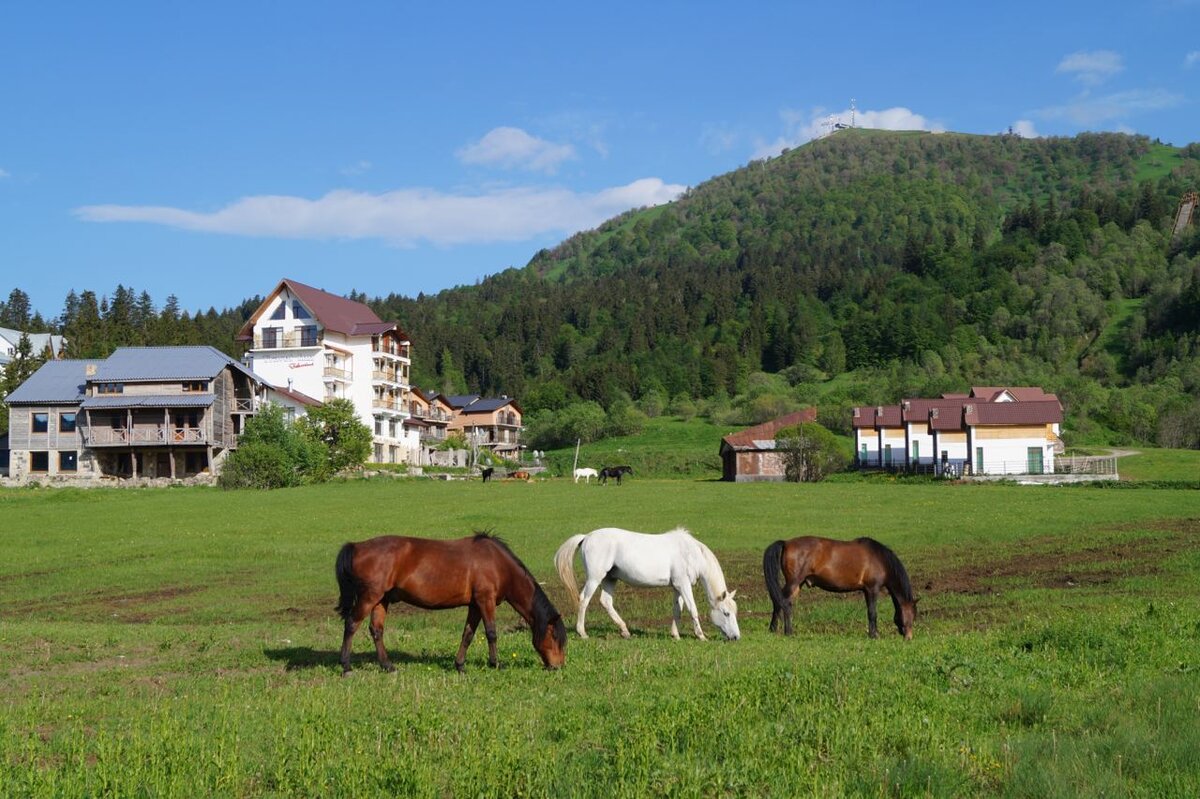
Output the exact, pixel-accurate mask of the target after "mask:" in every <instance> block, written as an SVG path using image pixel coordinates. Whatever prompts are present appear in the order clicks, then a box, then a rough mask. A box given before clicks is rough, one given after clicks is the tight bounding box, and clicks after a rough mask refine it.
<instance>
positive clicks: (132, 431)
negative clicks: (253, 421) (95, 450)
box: [83, 427, 209, 447]
mask: <svg viewBox="0 0 1200 799" xmlns="http://www.w3.org/2000/svg"><path fill="white" fill-rule="evenodd" d="M83 443H84V444H85V445H86V446H89V447H130V446H169V445H175V444H191V445H195V444H208V443H209V438H208V434H207V432H206V431H205V430H204V429H203V428H200V427H91V428H83Z"/></svg>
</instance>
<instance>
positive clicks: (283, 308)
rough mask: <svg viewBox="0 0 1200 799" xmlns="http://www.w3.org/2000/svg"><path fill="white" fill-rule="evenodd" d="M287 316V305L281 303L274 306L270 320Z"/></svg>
mask: <svg viewBox="0 0 1200 799" xmlns="http://www.w3.org/2000/svg"><path fill="white" fill-rule="evenodd" d="M285 316H287V303H286V302H281V303H279V304H278V305H276V306H275V312H274V313H273V314H271V318H272V319H283V318H284V317H285Z"/></svg>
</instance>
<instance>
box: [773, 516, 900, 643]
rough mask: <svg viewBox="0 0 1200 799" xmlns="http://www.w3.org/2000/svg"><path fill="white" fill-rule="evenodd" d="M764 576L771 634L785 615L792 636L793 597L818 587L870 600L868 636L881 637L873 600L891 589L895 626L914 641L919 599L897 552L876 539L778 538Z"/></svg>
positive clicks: (784, 625) (785, 628)
mask: <svg viewBox="0 0 1200 799" xmlns="http://www.w3.org/2000/svg"><path fill="white" fill-rule="evenodd" d="M763 577H765V578H766V581H767V593H768V594H770V596H771V605H772V606H773V608H774V609H773V610H772V612H771V632H775V630H776V628H777V627H778V625H779V618H780V616H782V617H783V632H784V634H785V635H791V634H792V600H793V599H795V598H796V597H797V596H798V595H799V594H800V589H801V587H803V586H805V585H815V586H816V587H817V588H823V589H825V590H826V591H838V592H843V593H844V592H847V591H862V592H863V596H864V597H866V600H867V622H868V634H869V635H870V636H871V637H872V638H878V637H879V629H878V627H877V626H876V624H875V601H876V600H877V599H878V598H879V592H880V591H881V590H883V589H887V592H888V594H890V595H891V597H892V604H893V605H895V606H896V615H895V617H894V618H895V622H896V629H897V630H899V632H900V634H901V635H903V636H904V637H905V639H908V640H911V639H912V627H913V619H914V618H915V617H916V614H917V600H916V599H914V598H913V593H912V585H911V584H910V583H909V581H908V572H907V571H905V570H904V564H903V563H901V562H900V559H899V558H898V557H896V553H895V552H892V550H890V549H888V548H887V547H885V546H884V545H883V544H881V543H879V542H878V541H876V540H875V539H873V538H856V539H854V540H853V541H835V540H834V539H832V538H817V537H815V536H802V537H800V538H793V539H791V540H790V541H776V542H775V543H773V544H771V545H770V546H769V547H767V549H766V551H765V552H763Z"/></svg>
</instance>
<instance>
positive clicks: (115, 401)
mask: <svg viewBox="0 0 1200 799" xmlns="http://www.w3.org/2000/svg"><path fill="white" fill-rule="evenodd" d="M212 404H213V395H212V394H121V395H116V396H112V395H106V396H103V397H88V398H87V399H85V400H84V401H83V404H81V405H80V407H81V408H83V409H85V410H96V409H98V408H207V407H208V406H209V405H212Z"/></svg>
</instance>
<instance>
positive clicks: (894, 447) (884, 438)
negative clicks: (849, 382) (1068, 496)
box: [852, 386, 1063, 475]
mask: <svg viewBox="0 0 1200 799" xmlns="http://www.w3.org/2000/svg"><path fill="white" fill-rule="evenodd" d="M1062 417H1063V412H1062V404H1061V403H1060V402H1059V401H1058V397H1056V396H1055V395H1053V394H1047V393H1045V392H1044V391H1043V390H1042V389H1041V388H1038V387H1035V386H1018V387H1004V386H975V387H973V388H972V389H971V391H970V393H969V394H944V395H942V396H941V397H938V398H914V399H906V400H903V401H902V402H901V403H900V404H899V405H881V406H876V407H860V408H855V409H854V410H853V419H852V426H853V429H854V450H855V459H856V461H857V463H858V465H859V466H860V468H884V469H888V468H894V469H909V470H917V471H921V470H929V471H933V472H935V473H938V474H942V473H951V474H973V475H1005V474H1051V473H1053V472H1054V461H1055V456H1056V455H1057V454H1059V453H1061V452H1062V449H1063V444H1062V439H1061V438H1060V437H1059V436H1060V435H1061V424H1062Z"/></svg>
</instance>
